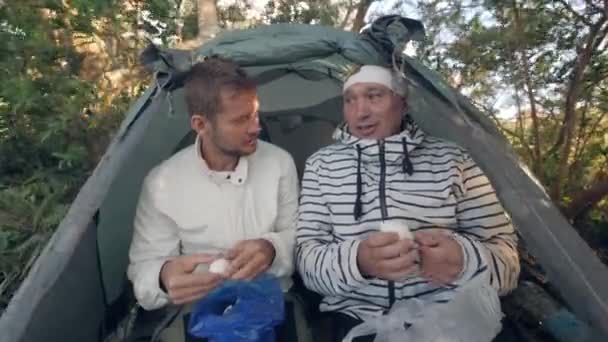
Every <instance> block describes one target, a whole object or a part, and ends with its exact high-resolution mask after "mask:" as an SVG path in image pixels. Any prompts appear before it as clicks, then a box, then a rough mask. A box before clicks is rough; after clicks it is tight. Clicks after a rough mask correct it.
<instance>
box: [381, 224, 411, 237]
mask: <svg viewBox="0 0 608 342" xmlns="http://www.w3.org/2000/svg"><path fill="white" fill-rule="evenodd" d="M380 231H381V232H395V233H397V234H399V238H400V239H410V240H413V239H414V234H412V232H411V231H410V229H409V228H408V226H407V223H406V222H404V221H399V220H392V221H384V222H382V223H381V224H380Z"/></svg>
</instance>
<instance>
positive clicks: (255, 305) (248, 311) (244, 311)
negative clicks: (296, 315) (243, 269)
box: [188, 274, 285, 342]
mask: <svg viewBox="0 0 608 342" xmlns="http://www.w3.org/2000/svg"><path fill="white" fill-rule="evenodd" d="M284 305H285V304H284V298H283V291H282V290H281V287H280V285H279V282H278V280H277V279H276V278H275V277H273V276H270V275H267V274H264V275H261V276H258V277H257V278H256V279H254V280H252V281H227V282H225V283H224V284H223V285H222V286H221V287H219V288H217V289H215V290H214V291H212V292H211V293H210V294H208V295H207V296H206V297H204V298H203V299H201V300H200V301H199V302H198V303H196V306H195V308H194V310H193V311H192V314H191V316H190V322H189V323H188V331H189V333H190V334H191V335H193V336H196V337H202V338H208V339H209V341H211V342H238V341H247V342H273V341H274V340H275V336H274V327H275V326H277V325H279V324H281V323H282V322H283V320H284V315H285V312H284V311H285V308H284Z"/></svg>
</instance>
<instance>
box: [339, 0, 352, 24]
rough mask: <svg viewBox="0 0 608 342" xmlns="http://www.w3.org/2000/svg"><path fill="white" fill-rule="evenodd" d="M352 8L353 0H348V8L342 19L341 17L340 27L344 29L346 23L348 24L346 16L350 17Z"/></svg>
mask: <svg viewBox="0 0 608 342" xmlns="http://www.w3.org/2000/svg"><path fill="white" fill-rule="evenodd" d="M354 9H355V5H354V4H353V0H348V9H347V10H346V15H344V19H342V23H341V24H340V28H341V29H344V28H345V27H346V24H348V18H350V15H351V14H352V13H353V10H354Z"/></svg>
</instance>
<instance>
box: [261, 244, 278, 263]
mask: <svg viewBox="0 0 608 342" xmlns="http://www.w3.org/2000/svg"><path fill="white" fill-rule="evenodd" d="M260 241H262V243H264V245H265V247H266V248H264V250H270V251H271V254H272V255H271V258H270V264H272V263H273V262H274V259H275V258H276V257H277V249H276V248H275V247H274V242H272V240H270V239H266V238H261V239H260Z"/></svg>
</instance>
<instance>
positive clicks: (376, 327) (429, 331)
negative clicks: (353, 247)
mask: <svg viewBox="0 0 608 342" xmlns="http://www.w3.org/2000/svg"><path fill="white" fill-rule="evenodd" d="M502 316H503V314H502V311H501V308H500V300H499V298H498V294H497V292H496V290H495V289H493V288H492V287H491V286H490V285H489V284H488V282H487V278H486V277H483V276H478V277H477V278H475V279H474V280H473V281H471V282H470V283H468V284H466V285H464V286H462V287H460V288H457V289H456V290H455V292H454V294H453V297H452V299H451V300H450V301H449V302H448V303H436V302H434V301H433V300H432V298H431V299H426V300H425V299H419V298H413V299H408V300H404V301H399V302H397V303H395V304H394V305H393V307H392V309H391V310H390V312H389V313H388V315H384V316H380V317H372V318H369V319H367V320H365V322H363V323H361V324H359V325H357V326H355V327H354V328H353V329H352V330H351V331H350V332H349V333H348V334H347V335H346V337H345V338H344V340H343V342H352V340H353V339H354V338H355V337H358V336H366V335H372V334H376V338H375V339H374V342H409V341H412V342H489V341H492V339H494V337H496V335H498V333H499V332H500V330H501V329H502V324H501V320H502Z"/></svg>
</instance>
